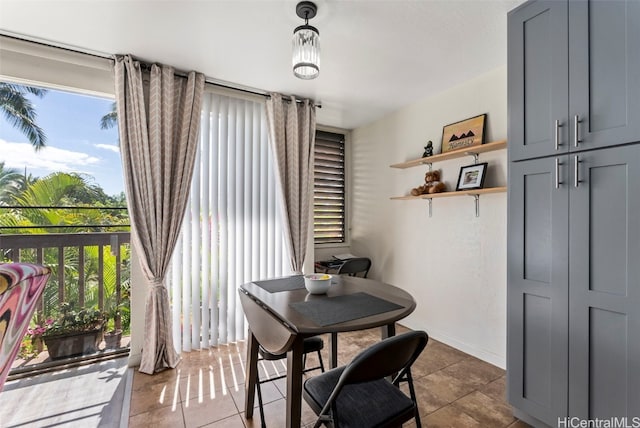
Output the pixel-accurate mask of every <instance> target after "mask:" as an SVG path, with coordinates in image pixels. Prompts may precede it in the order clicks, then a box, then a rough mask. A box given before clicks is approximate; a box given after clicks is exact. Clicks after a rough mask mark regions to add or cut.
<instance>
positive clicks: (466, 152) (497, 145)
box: [391, 140, 507, 169]
mask: <svg viewBox="0 0 640 428" xmlns="http://www.w3.org/2000/svg"><path fill="white" fill-rule="evenodd" d="M506 147H507V140H500V141H494V142H491V143H487V144H481V145H479V146H472V147H465V148H463V149H460V150H454V151H451V152H446V153H440V154H438V155H433V156H429V157H426V158H420V159H413V160H410V161H407V162H402V163H396V164H393V165H391V168H400V169H406V168H412V167H414V166H420V165H429V164H431V163H435V162H442V161H446V160H449V159H456V158H461V157H464V156H473V155H474V154H478V153H486V152H492V151H494V150H500V149H504V148H506Z"/></svg>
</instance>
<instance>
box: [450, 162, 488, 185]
mask: <svg viewBox="0 0 640 428" xmlns="http://www.w3.org/2000/svg"><path fill="white" fill-rule="evenodd" d="M486 173H487V163H486V162H484V163H475V164H473V165H468V166H463V167H462V168H460V175H459V176H458V185H457V186H456V190H470V189H482V187H483V186H484V176H485V174H486Z"/></svg>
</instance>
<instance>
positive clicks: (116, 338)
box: [104, 330, 122, 349]
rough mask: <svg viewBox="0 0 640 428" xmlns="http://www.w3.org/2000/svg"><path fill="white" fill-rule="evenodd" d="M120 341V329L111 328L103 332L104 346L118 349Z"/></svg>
mask: <svg viewBox="0 0 640 428" xmlns="http://www.w3.org/2000/svg"><path fill="white" fill-rule="evenodd" d="M121 341H122V330H112V331H109V332H107V333H105V334H104V348H105V349H118V348H120V343H121Z"/></svg>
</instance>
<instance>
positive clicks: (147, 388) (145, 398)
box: [129, 378, 182, 416]
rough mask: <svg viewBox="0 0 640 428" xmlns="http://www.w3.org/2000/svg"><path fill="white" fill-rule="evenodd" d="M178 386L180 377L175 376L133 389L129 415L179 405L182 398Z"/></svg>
mask: <svg viewBox="0 0 640 428" xmlns="http://www.w3.org/2000/svg"><path fill="white" fill-rule="evenodd" d="M177 386H178V379H175V378H174V379H171V380H167V381H165V382H163V383H153V384H146V385H144V386H141V387H140V388H138V389H136V390H132V391H131V407H130V411H129V415H131V416H134V415H138V414H140V413H145V412H149V411H151V410H155V409H160V408H163V407H176V406H179V405H180V402H181V401H182V398H181V396H180V390H179V388H177Z"/></svg>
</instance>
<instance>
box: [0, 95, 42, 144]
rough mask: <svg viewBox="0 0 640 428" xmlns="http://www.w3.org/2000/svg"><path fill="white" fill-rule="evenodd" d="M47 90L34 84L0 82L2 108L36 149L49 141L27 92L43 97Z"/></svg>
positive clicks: (12, 123)
mask: <svg viewBox="0 0 640 428" xmlns="http://www.w3.org/2000/svg"><path fill="white" fill-rule="evenodd" d="M46 93H47V91H46V90H45V89H40V88H34V87H32V86H24V85H17V84H15V83H6V82H0V110H2V113H3V114H4V117H5V118H6V119H7V121H8V122H9V123H10V124H11V125H13V126H15V127H16V128H18V129H19V130H20V131H21V132H22V133H24V134H25V135H26V136H27V138H29V142H31V144H32V145H33V147H34V148H35V149H36V150H40V149H41V148H43V147H44V146H45V144H46V142H47V137H46V135H45V134H44V130H43V129H42V128H40V126H38V124H37V123H36V117H37V116H38V115H37V113H36V110H35V108H34V106H33V104H32V103H31V101H30V100H29V98H27V94H32V95H35V96H36V97H39V98H42V97H43V96H44V95H45V94H46Z"/></svg>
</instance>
